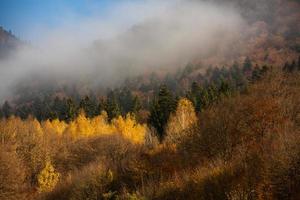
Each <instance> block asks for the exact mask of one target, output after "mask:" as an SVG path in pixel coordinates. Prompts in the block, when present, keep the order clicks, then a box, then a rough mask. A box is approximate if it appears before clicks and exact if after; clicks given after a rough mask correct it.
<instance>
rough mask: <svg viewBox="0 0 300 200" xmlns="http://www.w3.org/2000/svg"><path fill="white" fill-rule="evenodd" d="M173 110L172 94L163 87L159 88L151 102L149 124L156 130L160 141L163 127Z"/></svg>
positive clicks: (173, 100) (162, 136)
mask: <svg viewBox="0 0 300 200" xmlns="http://www.w3.org/2000/svg"><path fill="white" fill-rule="evenodd" d="M175 109H176V101H175V99H174V97H173V95H172V93H171V92H170V91H169V90H168V88H167V87H166V86H165V85H162V86H160V88H159V93H158V96H157V98H155V99H154V100H153V102H152V105H151V108H150V117H149V124H150V125H152V126H153V127H154V128H155V129H156V131H157V134H158V137H159V139H160V140H162V139H163V138H164V135H165V126H166V124H167V122H168V119H169V116H170V114H171V112H173V111H174V110H175Z"/></svg>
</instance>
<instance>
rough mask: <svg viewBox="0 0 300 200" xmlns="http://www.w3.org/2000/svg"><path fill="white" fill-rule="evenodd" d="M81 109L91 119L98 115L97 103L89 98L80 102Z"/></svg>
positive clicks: (86, 97)
mask: <svg viewBox="0 0 300 200" xmlns="http://www.w3.org/2000/svg"><path fill="white" fill-rule="evenodd" d="M79 108H80V109H82V110H83V111H84V112H85V114H86V116H87V117H89V118H92V117H95V116H96V114H97V103H96V101H94V100H92V99H91V98H90V97H89V96H85V97H84V98H83V99H82V100H81V101H80V103H79Z"/></svg>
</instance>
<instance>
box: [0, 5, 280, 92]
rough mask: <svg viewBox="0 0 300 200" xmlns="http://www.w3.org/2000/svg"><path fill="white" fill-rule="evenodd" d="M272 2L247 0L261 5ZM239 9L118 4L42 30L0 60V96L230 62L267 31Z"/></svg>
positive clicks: (103, 83)
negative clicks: (19, 88)
mask: <svg viewBox="0 0 300 200" xmlns="http://www.w3.org/2000/svg"><path fill="white" fill-rule="evenodd" d="M237 2H239V1H237ZM274 2H275V0H274V1H266V2H262V3H261V4H259V3H258V1H255V2H253V3H254V4H255V6H257V7H258V8H260V7H259V5H261V6H262V7H261V8H264V5H268V6H270V5H271V4H272V3H274ZM276 2H278V1H277V0H276ZM244 3H246V2H244ZM247 6H249V5H245V8H246V7H247ZM252 7H253V6H252ZM241 8H244V7H243V3H242V1H240V2H239V4H236V3H234V2H233V1H228V2H227V3H224V2H222V3H220V2H218V1H179V0H178V1H163V2H162V1H139V2H134V3H133V2H123V3H120V4H118V5H117V6H115V7H113V8H111V10H109V11H108V12H107V13H108V15H107V16H105V17H103V16H102V17H100V16H97V15H95V16H94V17H90V18H85V19H80V20H78V19H76V21H72V20H71V21H70V20H68V21H65V22H64V23H62V24H63V26H61V27H56V28H54V29H48V28H45V29H43V30H40V33H43V37H41V38H39V40H37V41H35V43H34V44H33V45H31V46H22V47H20V48H19V49H18V50H17V51H16V52H15V54H14V56H12V57H10V58H8V59H6V60H1V61H0V70H1V71H0V78H1V80H2V84H1V86H0V97H1V98H4V97H5V96H6V95H7V94H8V92H9V91H14V88H15V87H16V85H18V84H20V82H22V84H26V81H27V82H30V84H36V85H45V84H41V82H43V80H45V82H46V81H47V82H46V83H47V84H51V82H53V83H56V84H57V83H70V84H71V83H82V84H85V85H87V86H89V87H99V86H101V87H103V88H105V87H113V86H115V85H118V84H120V83H122V81H123V80H124V79H125V78H127V77H129V76H135V75H138V74H142V73H147V72H151V71H155V70H159V69H167V70H172V69H176V68H178V67H181V66H184V65H185V64H187V63H188V62H203V63H205V64H224V63H230V62H232V61H233V60H235V59H237V58H239V57H240V56H242V55H246V54H247V52H249V49H250V48H255V45H254V46H253V47H252V46H251V47H249V44H245V41H246V40H249V38H250V39H251V38H252V37H253V36H254V35H255V36H256V35H259V36H261V35H263V34H265V30H266V29H268V28H266V26H267V25H264V24H258V25H255V26H254V27H253V26H250V23H251V22H250V21H249V19H250V17H249V18H247V17H245V16H247V15H248V13H246V12H241V11H242V10H243V9H241ZM255 8H256V7H255ZM244 10H245V9H244ZM252 10H253V9H252ZM254 10H255V11H256V12H259V13H261V11H260V10H258V9H254ZM251 12H252V11H251V9H249V13H251ZM249 15H250V16H251V17H253V16H254V15H253V14H249ZM265 17H266V18H268V16H265ZM63 20H64V17H63V16H62V21H63ZM251 20H253V19H252V18H251ZM252 39H253V38H252ZM253 40H255V39H253ZM250 45H251V44H250Z"/></svg>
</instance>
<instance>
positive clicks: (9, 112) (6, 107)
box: [2, 101, 13, 118]
mask: <svg viewBox="0 0 300 200" xmlns="http://www.w3.org/2000/svg"><path fill="white" fill-rule="evenodd" d="M2 113H3V117H5V118H9V117H10V116H11V115H12V114H13V110H12V107H11V106H10V104H9V103H8V101H5V102H4V104H3V106H2Z"/></svg>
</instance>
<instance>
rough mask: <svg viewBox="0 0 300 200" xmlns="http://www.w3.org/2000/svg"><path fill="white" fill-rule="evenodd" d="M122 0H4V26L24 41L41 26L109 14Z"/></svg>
mask: <svg viewBox="0 0 300 200" xmlns="http://www.w3.org/2000/svg"><path fill="white" fill-rule="evenodd" d="M117 2H121V0H119V1H117V0H0V26H2V27H4V28H5V29H7V30H11V31H12V32H13V33H14V34H15V35H17V36H18V37H20V38H21V39H24V40H34V38H33V36H34V33H33V32H34V31H36V30H38V28H39V27H41V26H43V27H47V28H55V27H59V26H60V25H62V24H61V23H63V22H65V21H66V20H69V21H72V22H73V21H74V22H76V20H77V19H83V18H88V17H92V16H93V15H97V16H105V13H106V11H108V10H109V9H108V8H109V7H112V6H113V5H114V4H116V3H117Z"/></svg>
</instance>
